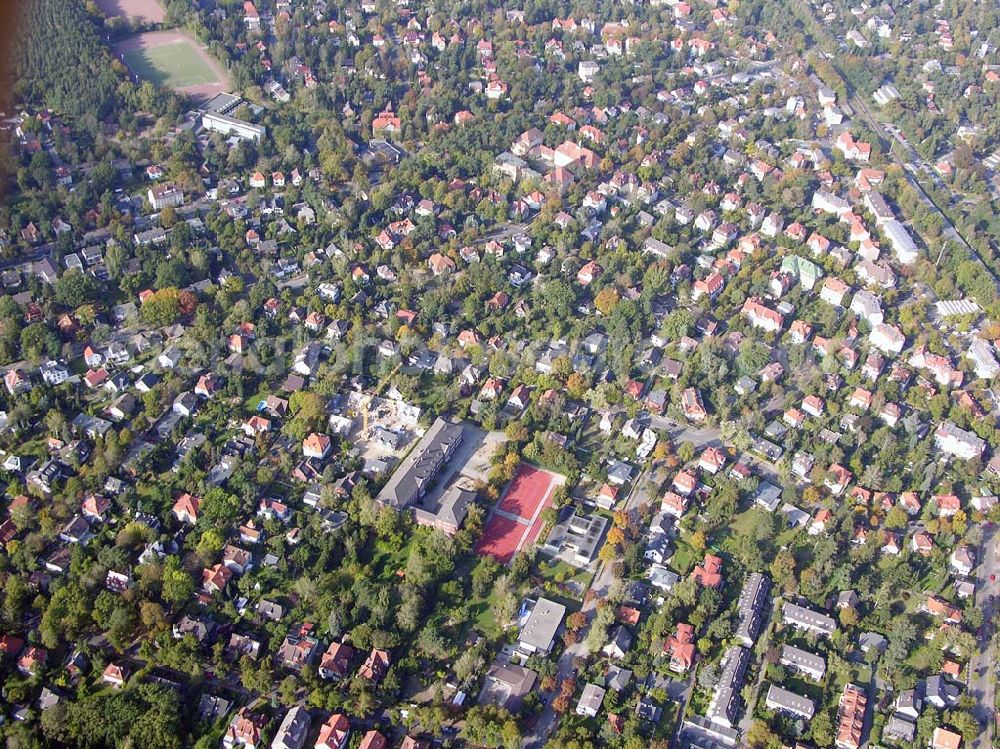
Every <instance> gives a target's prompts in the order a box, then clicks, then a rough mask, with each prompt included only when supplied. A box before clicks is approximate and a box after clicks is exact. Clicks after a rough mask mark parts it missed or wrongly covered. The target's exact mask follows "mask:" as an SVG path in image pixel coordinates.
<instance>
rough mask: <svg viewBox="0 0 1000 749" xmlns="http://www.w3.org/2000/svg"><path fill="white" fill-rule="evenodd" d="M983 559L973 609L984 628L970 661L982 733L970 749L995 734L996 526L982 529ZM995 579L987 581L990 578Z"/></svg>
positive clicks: (999, 570)
mask: <svg viewBox="0 0 1000 749" xmlns="http://www.w3.org/2000/svg"><path fill="white" fill-rule="evenodd" d="M981 554H982V558H981V559H980V564H979V568H978V573H977V577H978V579H977V581H976V606H977V607H978V608H979V610H980V611H982V612H983V626H982V629H981V630H980V633H979V635H978V637H977V642H978V645H979V651H978V652H977V653H975V654H974V655H973V656H972V659H971V660H970V661H969V695H970V696H972V697H973V698H974V699H975V700H976V705H975V707H973V709H972V713H973V715H974V716H975V717H976V720H978V721H979V725H980V726H983V730H982V731H981V732H980V733H979V735H978V736H977V737H976V739H975V741H973V742H972V749H989V747H992V746H993V733H994V730H995V724H994V718H993V713H994V710H993V705H994V704H996V703H995V699H996V677H995V676H994V674H993V669H994V668H995V667H996V656H997V653H996V645H995V638H994V635H995V634H996V617H997V613H998V612H997V603H998V602H1000V598H998V596H1000V579H997V578H1000V533H998V532H997V528H996V526H992V525H987V526H985V527H984V528H983V544H982V547H981ZM991 577H992V578H994V579H992V580H991V579H990V578H991Z"/></svg>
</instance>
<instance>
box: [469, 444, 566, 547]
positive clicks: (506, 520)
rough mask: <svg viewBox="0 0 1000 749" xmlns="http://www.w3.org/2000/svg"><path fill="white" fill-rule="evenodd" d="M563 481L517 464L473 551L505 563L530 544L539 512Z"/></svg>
mask: <svg viewBox="0 0 1000 749" xmlns="http://www.w3.org/2000/svg"><path fill="white" fill-rule="evenodd" d="M564 481H565V478H563V477H562V476H560V475H559V474H556V473H550V472H549V471H543V470H541V469H539V468H534V467H532V466H529V465H527V464H526V463H522V464H521V465H519V466H518V467H517V470H516V471H515V472H514V478H512V479H511V481H510V483H509V484H508V485H507V488H506V489H505V490H504V493H503V495H502V496H501V497H500V501H499V502H497V504H496V506H495V507H494V508H493V511H492V512H491V513H490V516H489V519H488V520H487V522H486V528H485V529H484V530H483V536H482V538H480V539H479V543H478V544H477V545H476V551H477V552H478V553H479V554H488V555H489V556H491V557H493V558H494V559H496V560H497V561H498V562H500V563H501V564H506V563H507V562H509V561H510V560H511V559H513V558H514V555H515V554H517V552H519V551H520V550H521V549H523V548H525V547H527V546H530V545H531V544H533V543H534V542H535V540H536V539H537V538H538V534H539V533H540V532H541V530H542V526H543V525H545V523H544V521H543V520H542V511H543V510H545V508H546V507H548V506H549V505H550V504H551V503H552V492H553V490H554V489H555V488H556V487H557V486H559V485H560V484H562V483H563V482H564Z"/></svg>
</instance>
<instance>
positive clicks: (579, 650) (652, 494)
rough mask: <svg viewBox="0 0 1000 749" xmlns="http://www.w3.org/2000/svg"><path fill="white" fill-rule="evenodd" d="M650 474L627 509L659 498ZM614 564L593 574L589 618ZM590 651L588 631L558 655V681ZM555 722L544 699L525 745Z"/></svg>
mask: <svg viewBox="0 0 1000 749" xmlns="http://www.w3.org/2000/svg"><path fill="white" fill-rule="evenodd" d="M648 474H649V472H648V471H645V470H644V471H642V472H641V473H640V474H639V476H638V478H636V480H635V483H634V484H633V488H632V491H631V492H630V493H629V495H628V497H627V498H626V500H625V503H624V504H623V505H622V508H623V509H625V510H626V511H628V510H637V509H641V508H642V507H644V506H645V505H647V504H649V503H650V502H651V501H654V500H655V499H656V488H655V487H653V486H650V484H649V481H648V480H647V479H648V478H649V476H648ZM611 567H612V565H611V564H607V563H602V564H601V565H600V566H599V567H598V568H597V574H595V575H594V579H593V581H592V582H591V584H590V588H589V589H588V590H589V591H590V592H591V595H590V596H585V597H584V601H583V605H582V606H581V607H580V611H582V612H583V613H584V614H586V615H587V618H588V619H589V618H590V615H591V613H592V612H593V611H594V609H596V608H597V604H598V602H599V601H600V599H601V598H603V597H604V596H606V595H607V594H608V591H609V590H610V588H611V585H612V584H613V583H614V574H613V573H612V571H611ZM587 654H588V651H587V644H586V635H585V634H584V635H582V636H581V637H580V640H579V641H578V642H576V643H574V644H573V645H571V646H569V647H568V648H566V649H565V650H564V651H563V652H562V655H560V656H559V662H558V664H557V667H556V681H557V683H558V682H561V681H562V680H563V679H565V678H569V677H572V676H573V675H574V674H575V673H576V667H575V665H574V664H575V662H576V660H577V658H586V657H587ZM555 724H556V713H555V710H553V709H552V701H551V699H550V700H549V701H548V702H546V703H545V707H544V708H542V713H541V715H539V716H538V721H537V722H536V723H535V726H534V729H533V730H532V731H531V733H529V734H528V735H527V736H525V737H524V741H523V745H524V746H525V747H528V748H529V749H537V747H541V746H542V745H544V744H545V741H546V740H547V739H548V737H549V734H550V733H552V729H553V727H554V726H555Z"/></svg>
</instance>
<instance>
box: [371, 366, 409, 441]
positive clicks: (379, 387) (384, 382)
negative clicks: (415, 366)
mask: <svg viewBox="0 0 1000 749" xmlns="http://www.w3.org/2000/svg"><path fill="white" fill-rule="evenodd" d="M402 366H403V362H399V363H398V364H397V365H396V366H395V367H393V368H392V371H391V372H390V373H389V374H387V375H386V376H385V377H383V378H382V381H381V382H380V383H379V384H378V385H376V386H375V389H374V390H372V391H371V393H367V394H362V396H361V420H362V422H361V423H362V431H364V432H365V433H367V432H368V412H369V411H370V410H371V405H372V401H374V400H375V399H376V398H378V396H379V395H380V394H381V392H382V391H383V390H384V389H385V386H386V385H388V384H389V380H391V379H392V378H393V376H394V375H395V374H396V372H398V371H399V368H400V367H402Z"/></svg>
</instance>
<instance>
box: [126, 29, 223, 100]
mask: <svg viewBox="0 0 1000 749" xmlns="http://www.w3.org/2000/svg"><path fill="white" fill-rule="evenodd" d="M115 52H117V53H118V54H119V55H120V56H121V59H122V60H123V61H124V62H125V64H126V65H127V66H128V68H129V70H130V71H131V72H132V74H133V75H135V76H137V77H138V78H139V79H140V80H144V81H150V82H151V83H153V84H155V85H156V86H162V87H164V88H171V89H173V90H175V91H178V92H180V93H184V94H189V95H191V96H194V97H196V98H209V97H212V96H215V95H216V94H217V93H219V92H220V91H225V90H226V88H227V81H226V76H225V74H224V73H223V72H222V69H221V68H220V67H219V64H218V63H217V62H216V61H215V60H213V59H212V58H211V57H210V56H209V54H208V52H207V51H206V50H205V49H203V48H202V47H200V46H199V45H198V44H197V43H196V42H195V41H194V40H193V39H191V37H189V36H188V35H187V34H184V33H183V32H180V31H176V30H171V31H151V32H148V33H145V34H136V35H135V36H133V37H129V38H128V39H125V40H123V41H121V42H119V43H118V44H116V45H115Z"/></svg>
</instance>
